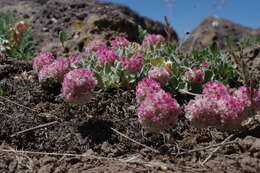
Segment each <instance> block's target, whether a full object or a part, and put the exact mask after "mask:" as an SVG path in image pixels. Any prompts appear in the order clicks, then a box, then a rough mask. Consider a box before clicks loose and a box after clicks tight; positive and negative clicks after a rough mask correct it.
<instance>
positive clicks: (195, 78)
mask: <svg viewBox="0 0 260 173" xmlns="http://www.w3.org/2000/svg"><path fill="white" fill-rule="evenodd" d="M204 76H205V73H204V71H203V70H202V69H196V68H192V69H191V71H187V72H185V77H186V79H187V81H188V82H193V83H201V82H202V81H203V80H204Z"/></svg>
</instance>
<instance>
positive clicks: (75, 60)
mask: <svg viewBox="0 0 260 173" xmlns="http://www.w3.org/2000/svg"><path fill="white" fill-rule="evenodd" d="M68 59H69V63H70V67H71V69H76V68H78V67H79V65H80V64H81V61H82V57H81V56H80V55H79V54H74V55H71V56H69V58H68Z"/></svg>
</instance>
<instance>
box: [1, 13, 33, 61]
mask: <svg viewBox="0 0 260 173" xmlns="http://www.w3.org/2000/svg"><path fill="white" fill-rule="evenodd" d="M0 39H1V40H5V42H4V44H1V43H0V47H1V51H0V53H1V54H5V55H9V56H13V57H16V58H19V59H23V60H30V59H31V58H32V57H33V56H34V52H35V44H34V41H33V37H32V30H31V29H30V28H29V26H28V25H27V24H26V23H24V22H23V21H17V20H16V19H15V18H14V17H12V16H10V15H7V14H3V13H0ZM1 42H2V41H1Z"/></svg>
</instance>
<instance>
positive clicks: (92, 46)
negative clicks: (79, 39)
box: [84, 39, 106, 56]
mask: <svg viewBox="0 0 260 173" xmlns="http://www.w3.org/2000/svg"><path fill="white" fill-rule="evenodd" d="M99 47H106V43H105V42H104V41H103V40H101V39H95V40H92V41H90V42H89V43H88V44H87V46H86V47H85V48H84V50H85V53H86V55H87V56H89V55H91V54H92V53H93V52H96V51H97V49H98V48H99Z"/></svg>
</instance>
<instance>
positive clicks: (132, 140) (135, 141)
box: [110, 127, 160, 153]
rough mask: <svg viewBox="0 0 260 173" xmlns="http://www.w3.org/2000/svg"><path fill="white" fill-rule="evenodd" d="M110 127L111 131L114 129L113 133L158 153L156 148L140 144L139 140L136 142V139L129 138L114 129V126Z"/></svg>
mask: <svg viewBox="0 0 260 173" xmlns="http://www.w3.org/2000/svg"><path fill="white" fill-rule="evenodd" d="M110 129H111V130H112V131H114V132H115V133H117V134H119V135H120V136H123V137H124V138H126V139H128V140H130V141H132V142H134V143H136V144H138V145H141V146H142V147H144V148H147V149H149V150H151V151H152V152H155V153H160V152H159V151H158V150H156V149H153V148H151V147H149V146H147V145H144V144H141V143H140V142H137V141H136V140H134V139H132V138H129V137H128V136H126V135H125V134H123V133H121V132H119V131H117V130H116V129H114V128H112V127H111V128H110Z"/></svg>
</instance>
